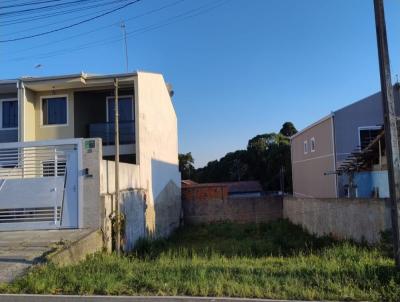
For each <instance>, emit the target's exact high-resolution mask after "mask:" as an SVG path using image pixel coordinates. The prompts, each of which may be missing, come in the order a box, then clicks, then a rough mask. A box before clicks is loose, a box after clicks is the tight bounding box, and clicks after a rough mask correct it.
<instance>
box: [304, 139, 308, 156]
mask: <svg viewBox="0 0 400 302" xmlns="http://www.w3.org/2000/svg"><path fill="white" fill-rule="evenodd" d="M307 153H308V142H307V141H304V154H307Z"/></svg>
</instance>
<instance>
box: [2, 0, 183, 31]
mask: <svg viewBox="0 0 400 302" xmlns="http://www.w3.org/2000/svg"><path fill="white" fill-rule="evenodd" d="M123 1H130V0H123ZM182 1H184V0H182ZM109 9H110V8H106V9H103V10H99V11H94V12H91V13H88V14H84V15H79V16H76V17H72V18H68V19H63V20H59V21H56V22H51V23H46V24H43V25H40V26H36V27H30V28H28V29H23V30H18V31H14V32H10V33H6V34H3V35H2V37H7V36H12V35H15V34H19V33H26V32H30V31H35V30H37V29H40V28H48V27H49V26H51V25H59V24H64V23H66V22H69V21H76V20H79V19H81V18H84V17H88V16H93V15H96V14H99V13H102V12H106V11H108V10H109Z"/></svg>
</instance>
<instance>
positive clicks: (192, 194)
mask: <svg viewBox="0 0 400 302" xmlns="http://www.w3.org/2000/svg"><path fill="white" fill-rule="evenodd" d="M227 198H228V187H227V186H224V185H207V186H205V185H200V186H189V187H182V200H183V201H185V200H187V201H193V200H198V201H200V200H209V199H227Z"/></svg>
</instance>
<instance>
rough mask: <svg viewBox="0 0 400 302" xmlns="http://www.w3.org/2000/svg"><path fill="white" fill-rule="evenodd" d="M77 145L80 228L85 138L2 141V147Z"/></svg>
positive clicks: (0, 145)
mask: <svg viewBox="0 0 400 302" xmlns="http://www.w3.org/2000/svg"><path fill="white" fill-rule="evenodd" d="M62 145H76V146H77V150H76V151H77V157H78V158H77V165H78V166H77V171H78V173H77V174H78V175H77V188H76V189H77V198H78V200H77V203H78V204H77V208H78V229H81V228H82V227H83V168H82V167H83V138H66V139H56V140H43V141H28V142H15V143H1V144H0V148H1V149H13V148H26V147H45V146H62Z"/></svg>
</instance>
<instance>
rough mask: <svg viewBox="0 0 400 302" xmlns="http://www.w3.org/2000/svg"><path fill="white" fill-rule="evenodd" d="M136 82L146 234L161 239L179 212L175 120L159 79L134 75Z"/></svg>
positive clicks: (136, 112) (154, 76) (170, 101)
mask: <svg viewBox="0 0 400 302" xmlns="http://www.w3.org/2000/svg"><path fill="white" fill-rule="evenodd" d="M136 81H137V83H135V87H137V89H136V90H135V108H136V109H137V110H136V111H135V119H136V121H137V123H136V154H137V164H138V165H139V166H140V182H141V185H142V186H141V187H142V188H143V189H144V190H145V191H146V202H147V209H146V230H147V232H148V234H149V235H150V236H164V235H168V234H169V233H170V232H171V231H172V230H173V229H174V228H176V227H177V226H178V225H179V217H180V209H181V197H180V192H181V190H180V173H179V169H178V130H177V118H176V114H175V110H174V107H173V104H172V100H171V98H170V95H169V92H168V89H167V86H166V83H165V81H164V79H163V77H162V75H160V74H152V73H145V72H138V75H137V78H136ZM166 217H167V218H166Z"/></svg>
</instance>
